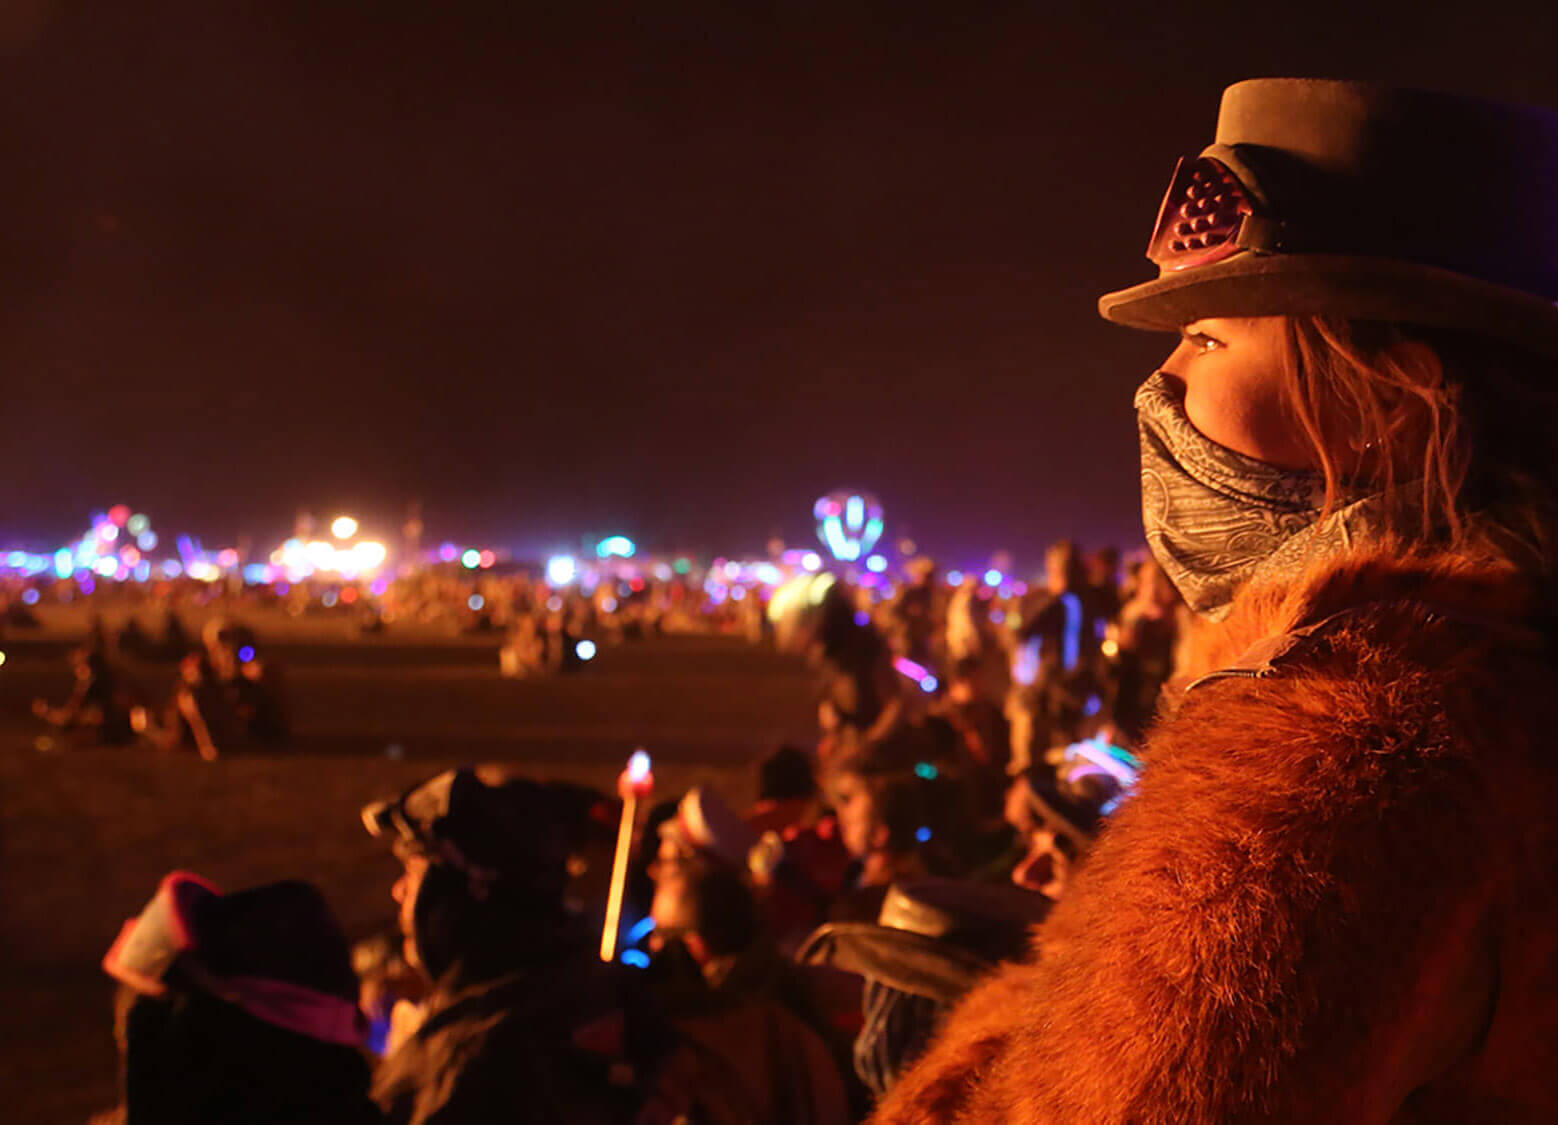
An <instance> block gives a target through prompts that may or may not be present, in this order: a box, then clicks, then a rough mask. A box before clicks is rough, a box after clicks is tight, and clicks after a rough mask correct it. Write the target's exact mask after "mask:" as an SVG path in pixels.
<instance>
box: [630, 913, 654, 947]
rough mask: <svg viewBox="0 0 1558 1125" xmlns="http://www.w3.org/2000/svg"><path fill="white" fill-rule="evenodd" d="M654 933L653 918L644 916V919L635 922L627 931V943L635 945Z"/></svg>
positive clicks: (647, 915)
mask: <svg viewBox="0 0 1558 1125" xmlns="http://www.w3.org/2000/svg"><path fill="white" fill-rule="evenodd" d="M654 932H655V916H654V915H653V914H646V915H644V917H642V918H640V919H639V920H638V921H637V922H635V923H634V924H633V927H632V928H631V929H630V930H628V936H627V943H628V944H629V945H637V944H638V943H639V942H641V941H643V940H644V939H645V938H646V937H648V936H649V935H650V934H652V933H654Z"/></svg>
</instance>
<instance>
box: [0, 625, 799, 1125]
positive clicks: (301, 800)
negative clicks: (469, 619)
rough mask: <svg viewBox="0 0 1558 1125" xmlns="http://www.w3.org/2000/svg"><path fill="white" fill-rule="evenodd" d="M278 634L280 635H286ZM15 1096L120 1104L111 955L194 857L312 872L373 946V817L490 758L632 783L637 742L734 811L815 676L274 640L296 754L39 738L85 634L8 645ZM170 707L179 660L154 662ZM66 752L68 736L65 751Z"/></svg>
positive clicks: (754, 662) (77, 1108) (9, 1038)
mask: <svg viewBox="0 0 1558 1125" xmlns="http://www.w3.org/2000/svg"><path fill="white" fill-rule="evenodd" d="M263 639H264V638H263V635H262V640H263ZM0 647H3V648H4V650H5V652H6V656H7V658H6V661H5V663H4V664H3V665H0V896H3V899H0V988H3V996H4V1010H5V1015H4V1017H3V1018H0V1104H3V1105H4V1106H5V1111H4V1113H3V1114H0V1116H3V1118H4V1119H5V1120H8V1121H19V1122H20V1121H26V1122H37V1123H49V1122H81V1121H84V1120H85V1119H86V1117H87V1116H88V1115H89V1114H90V1113H92V1112H94V1111H96V1110H100V1109H103V1108H106V1107H107V1106H109V1105H111V1104H112V1102H113V1100H114V1088H115V1087H114V1084H115V1050H114V1043H113V1033H112V1020H111V1016H110V1000H111V995H112V989H111V988H110V985H109V982H108V981H107V979H106V978H105V977H104V976H103V975H102V973H101V972H100V971H99V970H98V967H97V965H98V961H99V959H100V958H101V957H102V955H103V952H104V951H105V950H106V949H107V946H108V944H109V942H110V941H111V940H112V939H113V937H114V935H115V933H116V932H117V931H118V928H119V926H120V924H121V923H122V921H123V920H124V919H125V918H126V917H128V916H130V915H132V914H134V913H135V912H136V911H137V910H139V908H140V907H141V906H142V905H143V904H144V902H145V900H146V898H147V897H149V895H150V894H151V892H152V891H153V890H154V889H155V887H156V883H157V880H158V878H159V877H160V876H161V875H163V874H164V873H165V872H167V871H169V870H172V869H175V868H186V869H191V870H195V871H199V872H200V873H202V874H204V875H207V876H209V877H210V878H212V879H214V880H215V881H216V882H217V883H218V884H219V885H221V886H224V887H228V888H239V887H243V886H248V885H253V884H256V883H261V882H266V881H269V880H273V879H279V878H289V877H304V878H308V879H310V880H312V881H314V882H315V883H317V884H318V885H319V886H320V887H321V888H322V889H323V891H324V892H325V894H326V896H327V897H328V898H329V899H330V901H331V903H332V904H333V905H334V907H335V909H336V911H337V912H338V914H339V915H340V918H341V920H342V923H343V925H344V926H345V927H346V930H347V933H348V936H350V937H353V938H357V937H360V936H363V935H365V934H367V933H369V932H372V931H373V930H375V929H378V928H380V927H382V926H384V925H386V924H389V923H390V922H391V921H392V919H393V917H394V913H393V904H392V903H391V901H390V899H389V887H390V884H391V883H392V882H393V880H394V878H395V876H396V873H397V865H396V863H395V861H394V860H393V859H392V858H391V857H390V856H389V855H388V854H387V852H386V850H385V849H384V848H383V847H382V846H380V845H379V844H377V843H376V842H375V841H373V840H371V839H369V838H368V837H367V836H366V834H365V833H364V832H363V830H362V827H361V824H360V822H359V820H358V809H359V808H360V806H361V805H362V804H363V803H364V802H366V801H368V800H371V799H373V798H375V797H378V796H384V795H388V794H392V793H394V792H397V791H398V790H400V789H403V788H405V787H406V786H408V785H410V784H412V783H414V782H415V781H417V780H419V779H420V778H422V777H425V776H427V775H429V774H431V773H433V772H436V771H437V770H439V769H441V768H444V767H445V766H447V765H453V764H458V763H461V762H478V761H482V762H484V761H491V762H500V763H503V764H504V765H505V766H506V767H508V768H512V769H515V770H518V771H521V772H525V773H528V774H530V775H532V776H544V777H556V778H563V779H568V780H573V781H579V782H584V783H588V784H593V785H597V786H600V787H603V788H609V787H610V786H611V784H612V781H613V779H614V778H615V776H616V773H617V771H618V770H620V769H621V768H622V764H623V761H624V760H625V758H626V756H627V754H628V753H629V752H630V751H631V750H632V749H633V747H634V746H636V745H639V744H643V745H645V746H647V747H648V748H649V749H650V750H651V752H652V753H653V754H654V757H655V773H656V776H657V779H658V781H659V795H672V794H674V793H677V792H679V791H681V790H682V789H685V788H686V787H687V786H689V785H692V784H696V783H708V784H713V785H716V786H719V787H720V788H721V790H722V792H724V793H725V794H726V795H727V796H729V797H730V798H731V799H732V800H733V801H736V802H741V801H745V800H748V799H749V798H750V797H751V794H752V786H753V777H752V764H753V763H754V762H755V760H756V759H757V758H759V757H760V756H761V755H762V754H763V753H765V752H766V751H768V750H770V749H772V748H773V747H774V746H776V745H778V744H780V743H781V742H783V741H785V740H787V739H804V737H805V736H806V734H807V732H808V731H809V730H810V729H811V726H812V724H813V722H814V713H813V711H812V709H811V704H810V702H809V696H808V690H807V682H808V681H807V679H806V676H805V673H804V671H803V669H801V668H800V667H799V666H798V665H797V664H795V663H793V662H791V661H787V660H785V659H782V658H780V657H777V656H775V655H774V654H772V653H769V652H766V651H763V650H761V649H757V648H754V647H751V646H749V645H747V644H746V643H744V642H742V641H739V640H736V639H732V638H715V637H688V638H668V639H662V640H653V641H644V642H640V643H638V644H629V645H623V646H621V647H617V648H607V649H603V650H602V652H601V654H600V656H599V657H598V658H597V659H596V661H595V662H593V663H592V664H591V665H589V666H588V667H587V669H586V670H585V671H584V672H583V673H582V674H580V675H578V676H572V677H565V678H548V679H533V680H507V679H504V678H502V677H501V676H500V675H499V674H498V671H497V660H496V653H495V648H494V647H493V646H492V645H488V644H482V643H479V642H468V641H460V642H454V641H449V642H442V641H438V640H436V639H421V640H418V641H416V642H415V643H405V642H401V643H395V642H391V641H379V642H368V641H349V640H330V639H328V638H325V639H311V638H302V637H299V638H293V639H291V640H286V641H282V642H278V643H277V644H276V645H274V646H273V647H272V648H271V654H272V659H273V661H274V662H275V663H276V664H277V665H278V666H280V667H281V668H282V669H283V671H284V674H285V686H286V694H287V700H288V702H289V705H290V709H291V714H292V717H293V723H294V727H295V730H296V732H297V737H296V738H295V740H294V744H293V745H292V746H291V747H289V748H288V749H286V750H283V751H278V752H276V753H273V754H265V755H257V754H233V755H229V756H226V757H224V758H222V759H221V760H220V761H217V762H215V763H212V764H209V765H208V764H206V763H204V762H201V761H200V760H199V759H198V758H196V757H195V756H193V755H187V756H186V755H182V754H177V755H172V754H157V753H152V752H149V751H133V750H108V749H96V748H82V747H72V746H67V745H61V744H59V743H56V744H55V745H54V746H53V747H52V748H50V749H46V750H40V749H38V745H39V744H38V742H37V736H38V735H39V733H40V729H39V727H38V724H37V722H36V720H34V719H33V718H32V717H31V715H30V714H29V712H28V703H29V701H30V699H32V698H33V697H34V696H37V695H48V696H50V697H52V698H54V699H56V700H57V699H59V698H62V697H63V695H64V694H65V692H66V691H67V690H68V686H69V673H68V670H67V667H66V663H65V656H64V653H65V640H64V638H59V637H54V638H49V637H44V638H32V639H27V638H22V639H17V638H10V639H8V640H6V641H4V642H3V643H0ZM133 673H134V675H135V677H136V678H137V681H138V683H139V684H140V685H141V686H142V687H143V689H144V690H145V691H146V692H148V693H149V694H152V695H155V694H156V693H157V692H158V691H160V690H166V684H167V683H171V676H172V672H171V669H168V668H162V667H155V666H145V667H138V668H136V669H134V670H133ZM44 745H47V744H46V743H45V744H44Z"/></svg>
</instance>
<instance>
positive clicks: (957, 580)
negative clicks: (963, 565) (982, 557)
mask: <svg viewBox="0 0 1558 1125" xmlns="http://www.w3.org/2000/svg"><path fill="white" fill-rule="evenodd" d="M947 585H948V586H961V585H963V572H962V571H961V570H949V571H947Z"/></svg>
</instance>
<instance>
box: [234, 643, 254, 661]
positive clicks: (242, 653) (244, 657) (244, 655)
mask: <svg viewBox="0 0 1558 1125" xmlns="http://www.w3.org/2000/svg"><path fill="white" fill-rule="evenodd" d="M238 660H239V662H240V663H242V664H248V663H251V662H252V661H253V660H254V646H253V645H244V646H243V647H242V648H241V649H239V650H238Z"/></svg>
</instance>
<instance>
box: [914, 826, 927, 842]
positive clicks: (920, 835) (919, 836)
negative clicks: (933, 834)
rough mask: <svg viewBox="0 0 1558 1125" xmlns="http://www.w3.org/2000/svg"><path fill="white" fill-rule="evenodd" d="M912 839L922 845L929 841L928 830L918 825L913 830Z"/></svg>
mask: <svg viewBox="0 0 1558 1125" xmlns="http://www.w3.org/2000/svg"><path fill="white" fill-rule="evenodd" d="M914 838H915V839H916V840H918V841H919V842H920V843H922V844H923V843H926V842H927V841H928V840H930V829H929V828H926V827H925V826H924V825H923V824H922V825H920V826H919V827H918V828H916V829H915V830H914Z"/></svg>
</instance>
